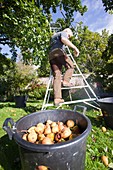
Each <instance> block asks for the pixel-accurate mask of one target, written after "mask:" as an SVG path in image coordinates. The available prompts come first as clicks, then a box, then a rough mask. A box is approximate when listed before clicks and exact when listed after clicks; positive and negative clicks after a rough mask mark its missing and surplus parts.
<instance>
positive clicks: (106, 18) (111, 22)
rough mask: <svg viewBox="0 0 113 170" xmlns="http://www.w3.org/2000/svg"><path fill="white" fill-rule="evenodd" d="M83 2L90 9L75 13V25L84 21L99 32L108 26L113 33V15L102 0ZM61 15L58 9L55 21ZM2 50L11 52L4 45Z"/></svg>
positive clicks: (84, 23)
mask: <svg viewBox="0 0 113 170" xmlns="http://www.w3.org/2000/svg"><path fill="white" fill-rule="evenodd" d="M82 4H83V5H86V6H87V7H88V11H87V12H86V13H85V14H84V15H83V16H81V15H80V13H79V12H76V13H75V14H74V22H75V23H74V24H73V25H74V26H75V25H76V22H80V21H82V22H83V25H86V26H88V28H89V30H91V31H93V32H99V33H100V34H101V32H102V30H103V29H105V28H106V30H108V31H109V34H111V33H113V15H111V14H108V13H106V12H105V10H104V7H103V4H102V0H82ZM59 17H63V16H62V14H61V11H60V10H59V9H58V12H57V13H56V14H53V18H54V21H56V20H57V19H58V18H59ZM2 47H3V49H2V52H3V53H6V52H9V48H8V46H2Z"/></svg>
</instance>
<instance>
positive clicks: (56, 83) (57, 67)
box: [50, 55, 74, 99]
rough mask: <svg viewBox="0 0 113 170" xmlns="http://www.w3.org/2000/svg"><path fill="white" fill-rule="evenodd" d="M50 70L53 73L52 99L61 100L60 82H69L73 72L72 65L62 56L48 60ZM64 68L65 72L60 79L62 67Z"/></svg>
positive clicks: (66, 57) (69, 60)
mask: <svg viewBox="0 0 113 170" xmlns="http://www.w3.org/2000/svg"><path fill="white" fill-rule="evenodd" d="M50 65H51V69H52V71H53V76H54V80H53V90H54V99H61V98H62V91H61V85H62V84H61V81H66V82H69V81H70V79H71V77H72V75H73V71H74V65H73V62H72V61H71V59H70V58H69V57H68V56H66V55H62V56H59V57H56V58H53V59H52V60H50ZM63 66H64V67H65V69H66V72H65V74H64V76H63V78H62V67H63Z"/></svg>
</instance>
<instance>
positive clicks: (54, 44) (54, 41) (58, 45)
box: [50, 31, 68, 52]
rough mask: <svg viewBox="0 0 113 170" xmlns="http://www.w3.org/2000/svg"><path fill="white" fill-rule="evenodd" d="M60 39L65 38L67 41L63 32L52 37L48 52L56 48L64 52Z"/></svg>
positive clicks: (66, 36)
mask: <svg viewBox="0 0 113 170" xmlns="http://www.w3.org/2000/svg"><path fill="white" fill-rule="evenodd" d="M61 37H65V38H67V39H68V35H67V33H66V32H65V31H61V32H58V33H56V34H54V35H53V36H52V38H51V41H50V52H51V51H53V50H55V49H57V48H59V49H62V50H64V46H65V45H64V44H63V43H62V41H61ZM64 51H65V50H64Z"/></svg>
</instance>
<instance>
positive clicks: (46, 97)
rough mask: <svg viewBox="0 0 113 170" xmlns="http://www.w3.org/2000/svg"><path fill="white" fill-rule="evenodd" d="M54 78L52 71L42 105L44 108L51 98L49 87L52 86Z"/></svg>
mask: <svg viewBox="0 0 113 170" xmlns="http://www.w3.org/2000/svg"><path fill="white" fill-rule="evenodd" d="M52 79H53V76H52V71H50V76H49V82H48V85H47V89H46V94H45V97H44V101H43V105H42V110H44V107H45V105H46V103H48V102H49V98H50V91H49V88H50V86H51V83H52Z"/></svg>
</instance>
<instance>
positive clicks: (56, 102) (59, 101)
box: [54, 99, 64, 106]
mask: <svg viewBox="0 0 113 170" xmlns="http://www.w3.org/2000/svg"><path fill="white" fill-rule="evenodd" d="M60 103H64V99H54V105H55V106H59V104H60Z"/></svg>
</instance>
